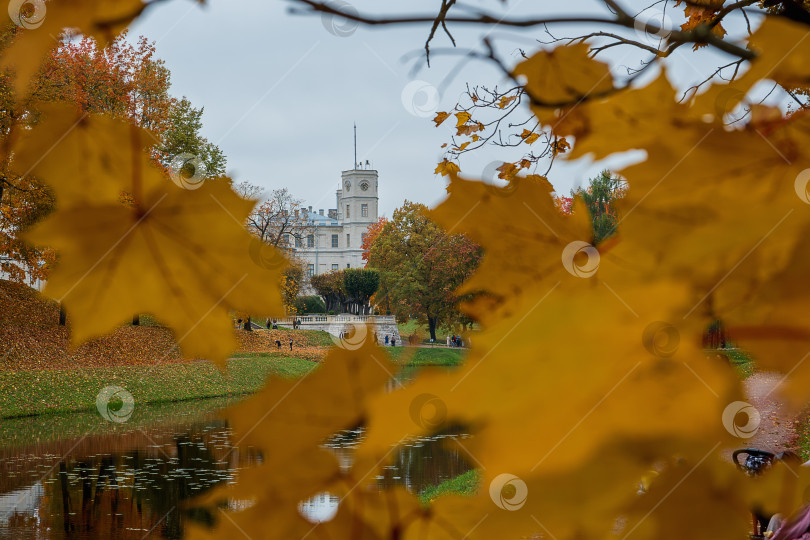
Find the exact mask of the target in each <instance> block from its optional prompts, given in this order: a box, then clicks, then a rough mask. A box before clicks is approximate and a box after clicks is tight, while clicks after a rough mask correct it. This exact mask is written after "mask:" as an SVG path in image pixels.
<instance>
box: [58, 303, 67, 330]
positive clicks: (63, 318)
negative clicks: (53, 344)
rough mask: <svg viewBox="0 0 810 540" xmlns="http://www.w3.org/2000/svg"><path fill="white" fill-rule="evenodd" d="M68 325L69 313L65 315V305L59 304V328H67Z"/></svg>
mask: <svg viewBox="0 0 810 540" xmlns="http://www.w3.org/2000/svg"><path fill="white" fill-rule="evenodd" d="M66 323H67V313H65V305H64V304H63V303H62V302H59V326H65V324H66Z"/></svg>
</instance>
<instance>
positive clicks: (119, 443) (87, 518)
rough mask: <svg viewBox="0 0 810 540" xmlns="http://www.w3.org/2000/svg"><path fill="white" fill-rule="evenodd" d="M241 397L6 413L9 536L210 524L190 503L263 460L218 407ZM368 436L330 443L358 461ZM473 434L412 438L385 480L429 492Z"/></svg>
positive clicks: (316, 516)
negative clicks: (128, 411)
mask: <svg viewBox="0 0 810 540" xmlns="http://www.w3.org/2000/svg"><path fill="white" fill-rule="evenodd" d="M238 399H239V398H219V399H210V400H199V401H194V402H180V403H172V404H159V405H151V406H141V407H139V408H138V409H137V410H136V411H135V413H134V414H133V415H132V417H131V418H130V419H129V421H128V422H127V423H125V424H115V423H111V422H107V421H105V420H103V419H102V418H101V417H100V415H98V414H97V413H91V412H84V413H74V414H66V415H54V416H39V417H28V418H17V419H11V420H5V421H0V540H5V539H9V540H11V539H14V540H17V539H32V540H34V539H36V540H40V539H41V540H45V539H78V540H89V539H96V538H98V539H101V538H105V539H106V538H121V539H130V538H132V539H144V538H166V539H178V538H182V537H183V531H184V527H185V525H186V524H187V523H188V522H189V521H190V520H194V521H197V522H202V523H209V522H210V516H209V515H207V513H206V512H205V511H203V510H199V509H198V510H191V509H188V508H187V505H185V504H183V503H185V502H186V501H188V500H189V499H191V498H192V497H195V496H197V495H200V494H202V493H204V492H206V491H207V490H209V489H211V488H212V487H214V486H216V485H219V484H223V483H228V482H236V481H238V479H239V476H240V474H243V473H244V470H245V469H246V468H248V467H250V466H251V465H255V464H257V463H259V462H260V461H261V455H260V454H259V453H258V452H257V451H249V449H248V450H246V449H240V448H236V447H234V445H233V440H234V437H233V433H232V431H231V429H230V428H229V426H228V424H227V422H226V421H224V420H222V419H220V418H219V417H218V416H217V411H218V410H219V409H221V408H222V407H225V406H227V405H229V404H231V403H234V402H235V401H238ZM362 436H363V432H362V430H361V429H357V430H349V431H344V432H341V433H338V434H336V435H335V436H334V437H333V438H331V439H330V440H329V441H328V442H326V443H325V446H326V447H327V448H329V449H330V450H331V451H333V452H334V453H335V454H336V456H337V458H338V461H339V462H340V464H341V466H342V467H349V466H351V461H352V449H353V448H354V447H355V446H357V445H358V444H359V442H360V441H361V440H362ZM463 437H465V435H463V434H444V435H440V436H436V437H430V438H424V439H419V440H414V441H411V442H410V443H409V444H407V445H406V446H404V447H403V448H402V450H401V451H399V452H398V454H397V456H396V457H395V459H394V461H393V462H392V464H391V465H389V466H388V467H386V468H385V469H384V470H383V472H382V474H381V475H380V476H379V477H378V478H377V483H378V485H379V487H380V489H384V488H386V487H390V486H395V485H403V486H405V487H407V488H408V489H409V490H411V491H412V492H414V493H419V492H421V491H423V490H424V489H425V488H427V487H428V486H431V485H436V484H438V483H440V482H441V481H443V480H446V479H448V478H452V477H454V476H457V475H459V474H462V473H464V472H466V471H467V470H469V469H470V468H471V466H470V464H469V463H468V462H467V461H466V460H465V459H464V458H463V457H462V455H461V453H460V452H459V451H458V450H456V449H454V448H451V447H450V446H451V445H446V444H445V443H446V442H448V441H447V440H448V439H453V438H463ZM337 505H338V500H337V499H336V498H335V497H331V496H328V495H320V496H317V497H313V498H312V499H310V500H308V501H306V502H304V503H302V505H301V512H302V514H303V515H304V516H305V517H307V518H308V519H310V520H311V521H323V520H325V519H329V518H330V517H331V515H333V514H334V513H335V512H336V510H337Z"/></svg>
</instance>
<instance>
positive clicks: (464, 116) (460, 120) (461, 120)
mask: <svg viewBox="0 0 810 540" xmlns="http://www.w3.org/2000/svg"><path fill="white" fill-rule="evenodd" d="M455 117H456V127H461V126H463V125H464V124H466V123H467V122H469V121H470V118H471V117H472V115H471V114H470V113H468V112H466V111H462V112H457V113H456V114H455Z"/></svg>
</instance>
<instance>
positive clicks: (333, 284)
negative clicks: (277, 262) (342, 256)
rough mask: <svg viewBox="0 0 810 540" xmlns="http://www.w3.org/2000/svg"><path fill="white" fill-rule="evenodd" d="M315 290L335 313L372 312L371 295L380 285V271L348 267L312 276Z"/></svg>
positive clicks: (362, 313)
mask: <svg viewBox="0 0 810 540" xmlns="http://www.w3.org/2000/svg"><path fill="white" fill-rule="evenodd" d="M310 284H311V285H312V288H313V289H315V292H317V293H318V295H319V296H320V297H321V298H323V301H324V302H325V303H326V311H327V312H333V313H353V314H355V315H368V314H369V313H371V304H370V301H371V297H372V296H374V294H375V293H376V292H377V290H378V289H379V287H380V273H379V272H378V271H377V270H374V269H370V268H347V269H345V270H335V271H332V272H329V273H326V274H319V275H316V276H312V277H311V278H310Z"/></svg>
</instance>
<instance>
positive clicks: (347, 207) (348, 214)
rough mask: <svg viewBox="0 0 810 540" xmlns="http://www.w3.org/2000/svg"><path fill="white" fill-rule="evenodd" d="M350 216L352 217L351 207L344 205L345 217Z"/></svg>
mask: <svg viewBox="0 0 810 540" xmlns="http://www.w3.org/2000/svg"><path fill="white" fill-rule="evenodd" d="M350 217H352V207H351V206H349V205H348V204H347V205H346V219H349V218H350Z"/></svg>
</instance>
